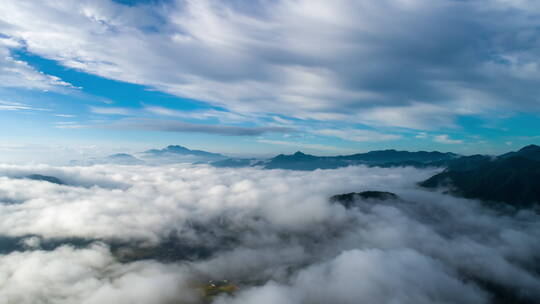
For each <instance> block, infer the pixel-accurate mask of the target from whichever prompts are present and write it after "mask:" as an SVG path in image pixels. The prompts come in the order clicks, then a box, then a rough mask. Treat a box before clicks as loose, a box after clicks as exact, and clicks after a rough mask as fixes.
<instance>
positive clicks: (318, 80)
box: [0, 0, 540, 129]
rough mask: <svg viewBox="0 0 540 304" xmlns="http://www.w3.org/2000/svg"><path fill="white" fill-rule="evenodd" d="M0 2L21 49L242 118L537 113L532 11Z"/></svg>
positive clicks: (450, 119) (529, 6) (430, 123)
mask: <svg viewBox="0 0 540 304" xmlns="http://www.w3.org/2000/svg"><path fill="white" fill-rule="evenodd" d="M0 3H1V5H2V8H3V9H2V12H1V13H0V18H1V19H2V21H3V22H2V23H1V24H0V32H2V33H3V34H4V35H5V36H6V37H9V39H10V41H20V45H10V46H9V48H10V49H16V48H20V47H22V46H24V47H25V48H26V50H28V51H29V52H31V53H34V54H38V55H40V56H44V57H46V58H49V59H53V60H56V61H58V62H59V63H60V64H62V65H64V66H67V67H71V68H75V69H79V70H82V71H84V72H88V73H92V74H96V75H99V76H103V77H106V78H109V79H115V80H121V81H127V82H131V83H137V84H143V85H147V86H150V87H153V88H157V89H159V90H162V91H166V92H169V93H172V94H176V95H178V96H182V97H188V98H193V99H197V100H202V101H206V102H209V103H211V104H213V105H217V106H221V107H223V108H226V109H228V110H230V111H232V112H237V113H243V114H248V113H249V114H253V113H274V114H282V115H286V116H292V117H297V118H310V119H317V120H343V119H345V120H349V121H353V122H357V121H359V120H360V121H362V122H367V123H370V124H372V125H390V126H397V127H405V128H413V129H436V128H439V127H448V126H453V125H454V123H455V122H454V121H455V117H456V115H468V114H480V115H482V114H490V113H492V112H493V111H500V110H504V111H510V112H512V111H521V110H524V109H527V110H531V109H532V110H533V111H537V110H538V99H537V96H539V91H538V90H539V89H538V86H537V82H538V79H539V77H540V72H539V70H538V65H537V62H538V60H539V58H538V52H537V51H536V50H537V49H538V39H537V37H538V36H539V35H538V25H539V24H538V22H539V21H538V20H540V18H538V15H539V10H538V6H537V5H536V4H535V3H534V1H533V0H531V1H499V0H481V1H452V0H444V1H426V0H412V1H390V0H384V1H376V2H373V1H352V0H339V1H322V0H321V1H311V0H309V1H308V0H303V1H217V0H204V1H183V0H177V1H170V2H162V1H159V2H157V4H156V2H154V1H151V2H150V3H148V2H142V3H141V4H137V5H123V4H121V3H118V2H115V1H111V0H101V1H75V0H72V1H62V3H54V4H52V3H45V2H43V1H30V0H23V1H9V0H4V1H2V2H0ZM381 16H382V17H381ZM6 50H7V49H6ZM179 54H181V55H179ZM7 64H8V65H15V63H7ZM19 65H24V63H20V64H19ZM2 75H8V74H2ZM516 100H519V102H516ZM495 109H496V110H495ZM398 112H399V113H401V114H400V115H396V114H395V113H398ZM506 113H508V112H506Z"/></svg>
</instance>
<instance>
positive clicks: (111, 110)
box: [90, 106, 134, 116]
mask: <svg viewBox="0 0 540 304" xmlns="http://www.w3.org/2000/svg"><path fill="white" fill-rule="evenodd" d="M90 111H91V112H92V113H95V114H104V115H123V116H129V115H132V114H133V113H134V111H133V110H131V109H128V108H120V107H94V106H90Z"/></svg>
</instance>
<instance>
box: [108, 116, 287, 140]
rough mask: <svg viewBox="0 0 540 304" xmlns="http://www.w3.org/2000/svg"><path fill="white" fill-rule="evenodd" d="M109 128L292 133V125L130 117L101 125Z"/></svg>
mask: <svg viewBox="0 0 540 304" xmlns="http://www.w3.org/2000/svg"><path fill="white" fill-rule="evenodd" d="M101 127H103V128H107V129H122V130H147V131H164V132H188V133H206V134H216V135H227V136H258V135H263V134H265V133H292V132H296V130H295V129H293V128H290V127H274V126H272V127H239V126H226V125H208V124H206V125H205V124H195V123H188V122H183V121H176V120H156V119H136V118H128V119H123V120H120V121H118V122H116V123H114V124H110V125H106V126H101Z"/></svg>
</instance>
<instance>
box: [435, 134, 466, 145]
mask: <svg viewBox="0 0 540 304" xmlns="http://www.w3.org/2000/svg"><path fill="white" fill-rule="evenodd" d="M434 140H435V141H436V142H438V143H441V144H461V143H463V140H461V139H451V138H450V137H449V136H448V135H447V134H442V135H436V136H435V137H434Z"/></svg>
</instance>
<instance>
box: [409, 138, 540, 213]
mask: <svg viewBox="0 0 540 304" xmlns="http://www.w3.org/2000/svg"><path fill="white" fill-rule="evenodd" d="M419 185H420V186H422V187H425V188H442V187H444V188H445V189H448V190H447V191H448V192H449V193H451V194H454V195H458V196H462V197H466V198H475V199H480V200H483V201H494V202H505V203H509V204H511V205H512V206H514V207H518V208H520V207H531V206H532V205H533V204H535V203H540V147H539V146H536V145H530V146H526V147H524V148H522V149H521V150H519V151H517V152H510V153H506V154H503V155H499V156H497V157H487V156H484V157H482V156H469V157H462V158H460V159H457V160H456V161H455V162H453V163H451V164H450V165H449V166H448V167H447V168H446V169H445V170H444V171H443V172H441V173H439V174H436V175H434V176H432V177H430V178H429V179H427V180H425V181H423V182H421V183H420V184H419Z"/></svg>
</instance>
